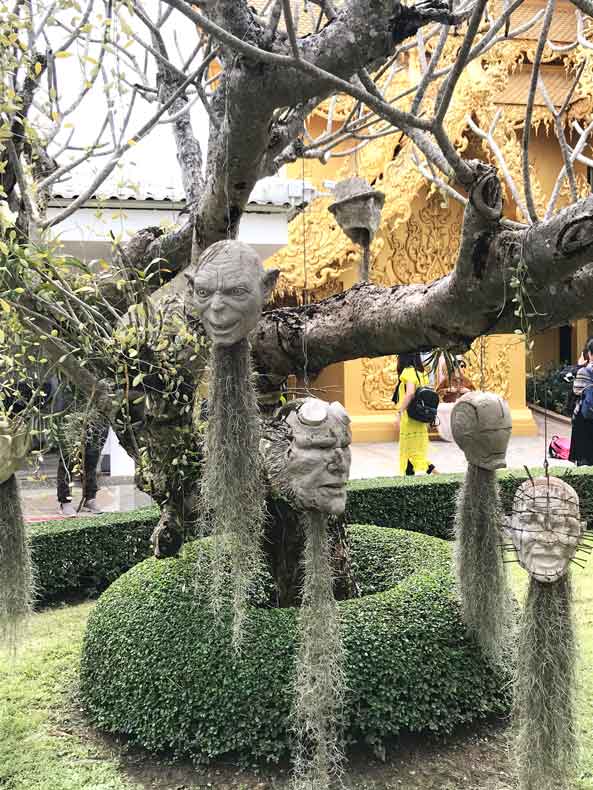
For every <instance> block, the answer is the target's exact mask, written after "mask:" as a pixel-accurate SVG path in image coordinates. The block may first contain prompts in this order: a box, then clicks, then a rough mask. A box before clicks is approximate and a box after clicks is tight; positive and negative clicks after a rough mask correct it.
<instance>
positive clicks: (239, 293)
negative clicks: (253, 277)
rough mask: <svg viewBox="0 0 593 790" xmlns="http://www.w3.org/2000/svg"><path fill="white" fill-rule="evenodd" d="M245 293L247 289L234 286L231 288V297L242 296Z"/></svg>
mask: <svg viewBox="0 0 593 790" xmlns="http://www.w3.org/2000/svg"><path fill="white" fill-rule="evenodd" d="M246 293H247V288H243V287H242V286H240V285H236V286H235V287H234V288H231V296H244V295H245V294H246Z"/></svg>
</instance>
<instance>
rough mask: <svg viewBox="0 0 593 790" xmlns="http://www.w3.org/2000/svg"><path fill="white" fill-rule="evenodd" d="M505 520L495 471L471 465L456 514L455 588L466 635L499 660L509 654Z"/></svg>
mask: <svg viewBox="0 0 593 790" xmlns="http://www.w3.org/2000/svg"><path fill="white" fill-rule="evenodd" d="M503 518H504V516H503V513H502V509H501V505H500V499H499V494H498V484H497V481H496V473H495V472H493V471H490V470H488V469H482V468H481V467H478V466H475V465H474V464H469V465H468V468H467V472H466V475H465V478H464V481H463V485H462V487H461V491H460V493H459V496H458V499H457V510H456V517H455V548H454V557H455V571H456V578H457V590H458V595H459V601H460V604H461V613H462V617H463V620H464V622H465V624H466V626H467V629H468V632H469V634H470V635H471V636H472V637H473V638H474V639H475V640H476V642H477V643H478V645H479V646H480V648H481V650H482V652H483V653H484V654H485V655H486V656H487V657H489V658H490V659H491V660H492V661H494V662H495V663H498V664H501V663H504V662H505V661H507V660H508V658H509V651H510V644H511V635H512V624H513V617H512V614H511V612H512V608H511V600H512V599H511V594H510V590H509V586H508V580H507V574H506V571H505V567H504V560H503V551H502V546H501V542H502V525H503Z"/></svg>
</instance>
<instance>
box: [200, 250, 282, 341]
mask: <svg viewBox="0 0 593 790" xmlns="http://www.w3.org/2000/svg"><path fill="white" fill-rule="evenodd" d="M278 275H279V271H278V270H277V269H273V270H270V271H269V272H266V270H265V269H264V267H263V266H262V263H261V261H260V259H259V257H258V255H257V253H256V252H255V250H254V249H253V248H252V247H250V246H249V245H248V244H244V243H243V242H240V241H218V242H216V244H213V245H212V246H211V247H208V249H207V250H205V252H203V253H202V256H201V257H200V260H199V262H198V269H197V273H196V274H195V276H194V277H191V276H188V279H189V280H190V283H191V285H192V289H193V299H194V302H195V305H196V307H197V312H198V315H199V316H200V318H201V320H202V323H203V325H204V328H205V330H206V332H207V334H208V337H209V338H210V339H211V340H212V342H213V343H214V344H215V345H219V346H232V345H234V344H235V343H238V342H239V341H240V340H243V339H244V338H246V337H247V336H248V335H249V333H250V332H251V331H252V330H253V329H255V327H256V326H257V323H258V321H259V319H260V317H261V312H262V308H263V306H264V303H265V302H266V300H267V299H268V298H269V296H270V294H271V293H272V290H273V288H274V286H275V284H276V280H277V279H278Z"/></svg>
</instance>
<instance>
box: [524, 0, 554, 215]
mask: <svg viewBox="0 0 593 790" xmlns="http://www.w3.org/2000/svg"><path fill="white" fill-rule="evenodd" d="M554 5H555V0H548V2H547V4H546V12H545V14H544V21H543V24H542V30H541V33H540V36H539V41H538V42H537V49H536V52H535V58H534V60H533V66H532V72H531V82H530V85H529V93H528V95H527V104H526V109H525V124H524V126H523V145H522V155H523V160H522V169H523V190H524V192H525V202H526V205H527V212H528V217H529V220H530V221H531V222H537V210H536V208H535V200H534V199H533V191H532V188H531V173H530V167H531V166H530V163H529V139H530V136H531V119H532V117H533V104H534V101H535V93H536V90H537V83H538V79H539V71H540V66H541V62H542V55H543V53H544V47H545V45H546V40H547V38H548V34H549V32H550V25H551V24H552V14H553V13H554Z"/></svg>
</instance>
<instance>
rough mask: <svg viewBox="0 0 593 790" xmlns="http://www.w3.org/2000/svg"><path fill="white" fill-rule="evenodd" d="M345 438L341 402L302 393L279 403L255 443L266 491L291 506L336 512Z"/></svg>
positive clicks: (346, 468) (342, 495)
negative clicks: (302, 394) (267, 485)
mask: <svg viewBox="0 0 593 790" xmlns="http://www.w3.org/2000/svg"><path fill="white" fill-rule="evenodd" d="M351 441H352V434H351V431H350V418H349V417H348V414H347V413H346V410H345V409H344V407H343V406H342V404H341V403H338V402H337V401H334V403H326V402H325V401H322V400H318V399H317V398H303V399H299V400H294V401H290V402H289V403H288V404H286V406H282V407H281V408H280V409H279V410H278V412H277V413H276V414H275V416H274V418H273V419H272V420H271V421H270V423H269V424H268V426H267V427H266V429H265V430H264V438H263V439H262V441H261V444H260V449H261V453H262V457H263V460H264V465H265V469H266V473H267V476H268V479H269V481H270V486H271V489H272V493H274V494H276V495H277V496H281V497H283V498H284V499H286V500H287V501H288V502H289V503H290V504H291V505H293V506H294V507H296V508H297V509H301V510H315V511H318V512H320V513H327V514H329V515H340V514H341V513H343V512H344V509H345V507H346V483H347V482H348V475H349V472H350V460H351V458H350V443H351Z"/></svg>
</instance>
